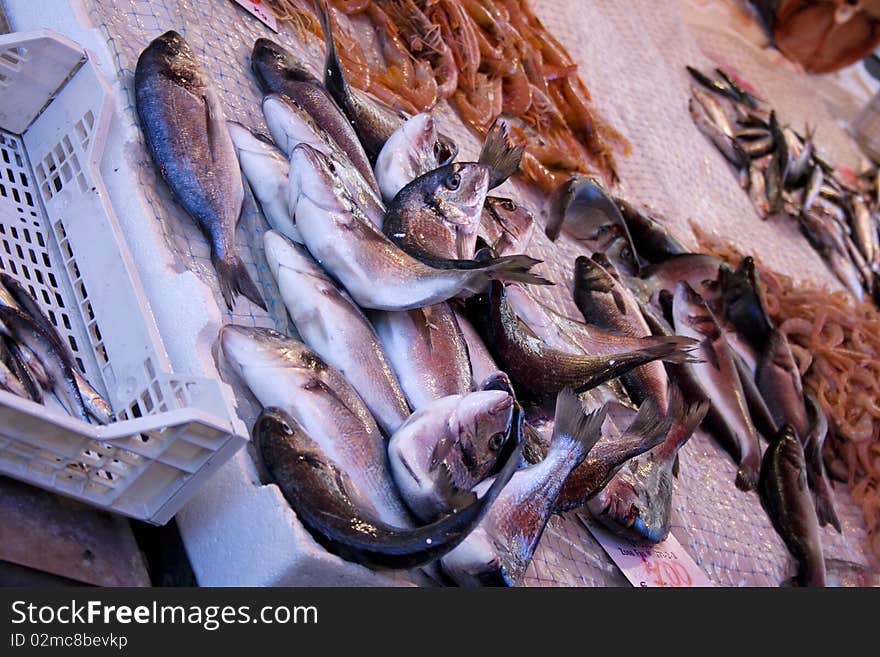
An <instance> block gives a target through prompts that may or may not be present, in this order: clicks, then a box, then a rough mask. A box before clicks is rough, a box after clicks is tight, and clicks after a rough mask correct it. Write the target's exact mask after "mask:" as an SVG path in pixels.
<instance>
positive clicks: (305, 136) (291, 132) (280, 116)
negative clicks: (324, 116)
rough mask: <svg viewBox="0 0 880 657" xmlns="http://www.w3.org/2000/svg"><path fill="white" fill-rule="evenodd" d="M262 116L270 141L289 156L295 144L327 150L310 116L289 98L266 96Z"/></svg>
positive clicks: (322, 136)
mask: <svg viewBox="0 0 880 657" xmlns="http://www.w3.org/2000/svg"><path fill="white" fill-rule="evenodd" d="M262 107H263V116H264V117H265V119H266V125H267V126H268V127H269V132H270V133H271V134H272V139H273V140H274V141H275V143H276V144H278V146H279V147H280V148H281V150H282V151H284V152H285V153H286V154H288V155H290V154H291V153H292V151H293V149H294V148H295V147H296V146H297V144H300V143H305V144H310V145H311V146H313V147H315V148H318V149H321V150H324V149H327V148H328V146H327V145H326V143H327V142H326V138H325V135H324V134H323V131H322V130H321V129H320V128H319V127H318V125H317V124H316V123H315V120H314V119H313V118H312V117H311V115H310V114H309V113H308V112H307V111H306V110H305V109H303V107H302V106H301V105H300V104H299V103H297V102H296V101H295V100H293V99H292V98H290V97H289V96H284V95H281V94H267V95H266V96H264V97H263V103H262Z"/></svg>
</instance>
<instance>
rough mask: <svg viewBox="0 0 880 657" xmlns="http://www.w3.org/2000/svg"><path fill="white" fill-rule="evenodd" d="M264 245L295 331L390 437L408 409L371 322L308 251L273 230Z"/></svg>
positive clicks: (265, 238)
mask: <svg viewBox="0 0 880 657" xmlns="http://www.w3.org/2000/svg"><path fill="white" fill-rule="evenodd" d="M263 245H264V248H265V252H266V263H267V264H268V265H269V270H270V271H271V272H272V276H273V278H274V279H275V281H276V282H277V283H278V290H279V291H280V292H281V298H282V299H284V305H285V306H287V311H288V312H289V313H290V316H291V318H292V319H293V323H294V324H295V325H296V330H297V331H298V332H299V334H300V335H301V336H302V338H303V340H304V341H305V343H306V344H307V345H308V346H309V348H311V349H312V350H313V351H314V352H315V353H317V354H318V355H319V356H320V357H321V358H323V359H324V360H325V361H326V362H327V363H328V364H329V365H330V366H332V367H335V368H336V369H337V370H339V372H340V373H341V374H342V376H344V377H345V379H346V380H347V381H348V382H349V383H350V384H351V385H352V387H353V388H354V389H355V390H356V391H357V393H358V394H359V395H360V396H361V398H362V399H363V400H364V403H366V405H367V408H369V409H370V413H372V415H373V417H374V418H375V419H376V422H377V423H378V424H379V426H380V427H381V428H382V430H383V431H384V432H385V434H386V435H389V436H390V435H391V434H392V433H394V432H395V431H396V430H397V428H398V427H399V426H400V425H401V424H403V422H404V420H406V418H407V417H408V416H409V407H408V406H407V404H406V400H405V399H404V396H403V391H402V390H401V389H400V385H399V384H398V382H397V379H396V378H395V377H394V372H393V371H392V369H391V365H390V364H389V363H388V359H387V358H386V356H385V352H384V351H383V350H382V345H381V343H380V342H379V337H378V336H377V335H376V332H375V331H374V330H373V327H372V325H371V324H370V322H369V320H368V319H367V318H366V317H365V316H364V314H363V312H361V310H360V308H358V307H357V306H356V305H355V304H354V302H353V301H352V300H351V298H350V297H349V296H348V294H346V293H345V292H344V291H343V290H340V289H339V287H337V285H336V283H334V282H333V281H332V280H330V278H329V277H328V276H327V274H325V273H324V271H323V270H322V269H321V268H320V267H319V266H318V265H317V263H316V262H315V261H314V260H313V259H312V257H311V256H310V255H309V254H308V253H307V252H305V249H302V248H300V247H297V246H295V245H294V244H292V243H291V242H289V241H288V240H287V239H285V238H284V237H283V236H282V235H280V234H279V233H276V232H275V231H271V230H269V231H266V232H265V233H264V234H263Z"/></svg>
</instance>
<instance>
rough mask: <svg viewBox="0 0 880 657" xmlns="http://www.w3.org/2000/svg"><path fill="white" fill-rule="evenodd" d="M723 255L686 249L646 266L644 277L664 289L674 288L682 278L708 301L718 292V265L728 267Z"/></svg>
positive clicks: (713, 300)
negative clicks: (721, 257) (691, 251)
mask: <svg viewBox="0 0 880 657" xmlns="http://www.w3.org/2000/svg"><path fill="white" fill-rule="evenodd" d="M729 268H730V267H729V265H728V264H727V263H725V262H724V261H723V260H721V259H720V258H716V257H714V256H711V255H708V254H703V253H686V254H680V255H676V256H672V257H670V258H667V259H666V260H664V261H663V262H660V263H657V264H655V265H651V266H649V267H645V268H644V269H643V270H642V278H644V279H647V280H648V282H649V284H651V285H653V286H656V287H657V288H658V289H661V290H668V291H670V292H672V291H673V290H675V285H676V283H678V282H679V281H687V283H688V284H689V285H690V286H691V287H692V288H694V290H696V291H697V292H698V293H699V294H700V296H702V297H703V299H704V300H705V301H706V302H708V303H714V302H715V301H716V298H717V297H718V294H719V287H720V286H719V285H718V277H719V273H718V270H719V269H729Z"/></svg>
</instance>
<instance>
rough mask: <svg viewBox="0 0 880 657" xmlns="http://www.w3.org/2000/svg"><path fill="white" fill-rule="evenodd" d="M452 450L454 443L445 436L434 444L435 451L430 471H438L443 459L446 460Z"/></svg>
mask: <svg viewBox="0 0 880 657" xmlns="http://www.w3.org/2000/svg"><path fill="white" fill-rule="evenodd" d="M450 449H452V441H451V440H449V439H448V438H446V437H445V436H444V437H443V438H441V439H440V440H438V441H437V442H436V443H434V449H433V450H431V464H430V465H429V466H428V470H429V471H431V472H433V471H434V470H436V469H437V466H439V465H440V464H441V463H442V462H443V459H445V458H446V455H447V454H449V450H450Z"/></svg>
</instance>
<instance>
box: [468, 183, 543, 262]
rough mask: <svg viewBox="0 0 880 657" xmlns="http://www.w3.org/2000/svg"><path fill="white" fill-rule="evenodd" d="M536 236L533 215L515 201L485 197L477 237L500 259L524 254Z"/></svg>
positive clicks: (499, 197)
mask: <svg viewBox="0 0 880 657" xmlns="http://www.w3.org/2000/svg"><path fill="white" fill-rule="evenodd" d="M534 232H535V219H534V217H533V216H532V213H531V212H529V210H528V209H527V208H526V207H525V206H522V205H519V204H517V203H516V201H514V200H513V199H509V198H504V197H501V196H489V195H487V196H486V201H485V203H484V204H483V214H482V216H481V218H480V225H479V230H478V231H477V235H478V236H479V237H481V238H483V240H484V241H485V242H486V243H487V244H488V245H489V246H490V247H491V248H492V251H494V252H495V253H497V254H498V255H500V256H501V255H508V254H511V253H524V252H525V249H526V247H527V246H528V244H529V242H530V241H531V239H532V235H533V234H534Z"/></svg>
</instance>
